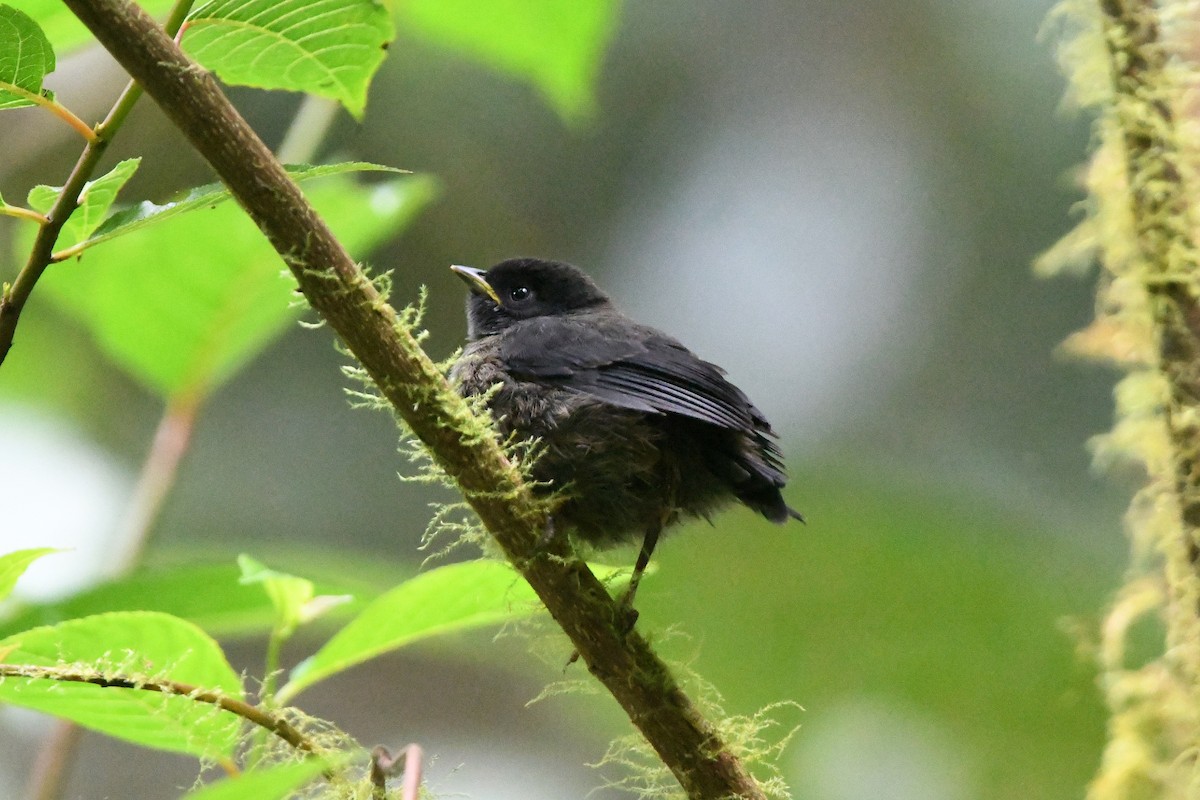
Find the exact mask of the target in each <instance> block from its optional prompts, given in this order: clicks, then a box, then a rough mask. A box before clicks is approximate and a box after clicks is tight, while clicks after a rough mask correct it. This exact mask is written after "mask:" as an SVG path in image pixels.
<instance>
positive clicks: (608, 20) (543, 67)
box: [396, 0, 620, 122]
mask: <svg viewBox="0 0 1200 800" xmlns="http://www.w3.org/2000/svg"><path fill="white" fill-rule="evenodd" d="M619 11H620V3H618V2H617V0H538V2H536V3H531V2H528V0H489V2H487V3H480V2H477V0H405V1H404V2H401V3H397V4H396V15H397V18H398V22H399V24H400V27H401V28H403V29H407V30H411V31H413V32H414V33H416V34H418V35H420V36H423V37H424V38H426V39H428V40H430V41H432V42H434V43H436V44H441V45H445V46H447V47H451V48H454V49H455V50H458V51H460V52H463V53H465V54H467V55H469V56H471V57H473V58H476V59H478V60H479V61H481V62H483V63H484V64H486V65H488V66H489V67H492V68H493V69H496V70H499V71H501V72H505V73H508V74H509V75H512V76H514V77H516V78H519V79H522V80H525V81H528V82H530V83H532V84H533V85H534V86H535V87H537V88H538V89H539V90H540V91H541V92H542V94H543V95H545V97H546V98H547V100H548V101H549V102H550V105H551V106H552V107H553V108H554V109H555V110H557V111H558V113H559V115H560V116H562V117H563V118H564V119H566V120H568V121H572V122H574V121H578V120H580V119H582V118H584V117H586V116H587V115H588V114H590V113H591V112H592V111H593V109H594V107H595V104H596V101H595V92H594V88H593V87H594V85H595V82H596V76H597V75H598V74H599V72H600V65H601V59H602V58H603V55H604V49H605V47H606V46H607V45H608V41H609V40H610V39H611V38H612V35H613V33H614V32H615V30H616V23H617V16H618V13H619Z"/></svg>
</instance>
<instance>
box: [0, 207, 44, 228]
mask: <svg viewBox="0 0 1200 800" xmlns="http://www.w3.org/2000/svg"><path fill="white" fill-rule="evenodd" d="M0 214H3V215H4V216H6V217H16V218H17V219H27V220H31V221H33V222H36V223H37V224H39V225H45V224H46V223H48V222H49V221H50V218H49V217H47V216H46V215H45V214H43V213H41V212H39V211H34V210H33V209H32V208H24V207H22V206H10V205H9V204H8V203H3V204H0Z"/></svg>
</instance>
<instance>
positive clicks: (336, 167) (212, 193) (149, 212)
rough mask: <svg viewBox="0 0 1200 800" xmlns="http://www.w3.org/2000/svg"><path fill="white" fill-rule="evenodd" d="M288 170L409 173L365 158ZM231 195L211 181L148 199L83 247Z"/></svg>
mask: <svg viewBox="0 0 1200 800" xmlns="http://www.w3.org/2000/svg"><path fill="white" fill-rule="evenodd" d="M284 169H286V170H287V171H288V174H289V175H291V176H292V178H294V179H295V180H297V181H306V180H311V179H312V178H322V177H324V176H326V175H340V174H343V173H347V172H394V173H404V172H406V170H402V169H396V168H395V167H385V166H382V165H380V164H369V163H367V162H365V161H344V162H342V163H340V164H318V165H316V166H312V165H309V164H291V165H287V166H285V167H284ZM231 196H232V195H231V194H230V193H229V189H228V188H227V187H226V186H225V184H223V183H209V184H205V185H204V186H197V187H196V188H194V189H190V190H188V191H187V192H186V193H184V195H183V196H182V197H181V198H180V199H178V200H174V201H171V202H169V203H164V204H163V205H161V206H160V205H157V204H155V203H151V202H150V201H148V200H144V201H142V202H141V203H138V204H137V205H136V206H130V207H129V208H125V209H122V210H120V211H118V212H116V213H115V214H113V215H112V216H111V217H109V218H108V219H106V220H104V222H103V223H102V224H101V225H100V226H99V227H97V228H94V229H93V231H91V232H89V235H88V238H87V241H85V242H83V243H82V245H81V246H80V249H84V248H88V247H92V246H94V245H97V244H100V243H101V242H106V241H108V240H109V239H115V238H116V237H118V236H123V235H125V234H127V233H133V232H134V231H137V230H140V229H141V228H144V227H146V226H148V225H153V224H154V223H156V222H162V221H164V220H168V219H170V218H171V217H173V216H175V215H177V214H183V213H184V212H187V211H196V210H198V209H201V208H204V207H206V206H214V205H216V204H217V203H223V202H225V201H226V200H228V199H229V198H230V197H231Z"/></svg>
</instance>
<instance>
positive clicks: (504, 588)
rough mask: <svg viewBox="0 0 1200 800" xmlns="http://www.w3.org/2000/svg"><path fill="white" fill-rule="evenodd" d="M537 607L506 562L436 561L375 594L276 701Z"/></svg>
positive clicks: (603, 572) (611, 572)
mask: <svg viewBox="0 0 1200 800" xmlns="http://www.w3.org/2000/svg"><path fill="white" fill-rule="evenodd" d="M593 570H594V571H595V572H596V575H597V577H599V578H600V579H601V580H605V579H610V578H613V577H614V576H616V575H617V574H618V573H619V572H621V570H617V569H614V568H611V567H597V566H594V567H593ZM541 610H542V605H541V603H540V602H539V601H538V598H537V595H536V594H535V593H534V591H533V589H531V588H530V586H529V584H528V583H526V582H525V581H524V579H522V578H521V577H520V576H519V575H518V574H517V573H516V572H515V571H514V570H513V569H512V567H510V566H508V565H507V564H504V563H501V562H499V561H490V560H479V561H468V562H466V563H463V564H452V565H450V566H447V567H438V568H437V569H434V570H431V571H430V572H426V573H424V574H421V575H418V576H416V577H415V578H413V579H411V580H408V581H405V582H404V583H402V584H400V585H399V586H397V587H396V588H394V589H392V590H391V591H389V592H385V593H384V594H383V595H381V596H379V597H378V598H376V600H375V601H374V602H373V603H371V604H370V605H369V606H367V607H366V608H365V609H363V611H362V613H360V614H359V615H358V616H357V617H355V618H354V619H353V620H351V621H350V622H349V623H347V625H346V627H344V628H342V629H341V630H340V631H338V632H337V633H336V634H334V636H333V638H331V639H330V640H329V641H328V642H326V643H325V646H324V647H322V648H321V649H320V650H318V651H317V652H316V653H314V654H313V655H312V656H310V657H308V658H306V659H305V660H304V661H302V662H300V663H299V664H297V665H296V667H295V668H294V669H293V670H292V674H291V679H290V680H289V681H288V682H287V684H285V685H284V686H283V688H282V689H280V690H279V695H278V698H279V702H281V703H285V702H287V701H288V700H289V699H290V698H293V697H295V696H296V695H298V694H299V693H300V692H302V691H304V690H305V689H307V688H308V687H310V686H312V685H313V684H315V683H317V682H319V681H322V680H324V679H326V678H328V677H330V676H331V675H336V674H337V673H339V672H342V671H343V670H345V669H348V668H349V667H352V666H354V665H355V664H360V663H362V662H363V661H366V660H368V659H370V658H374V657H375V656H378V655H380V654H382V653H386V652H389V651H391V650H397V649H399V648H401V647H403V646H405V645H407V644H411V643H413V642H415V641H419V640H421V639H427V638H429V637H432V636H440V635H443V634H447V633H454V632H457V631H463V630H469V629H471V628H478V627H482V626H484V625H496V624H498V623H501V622H509V621H512V620H517V619H522V618H525V617H529V616H532V615H533V614H536V613H538V612H540V611H541Z"/></svg>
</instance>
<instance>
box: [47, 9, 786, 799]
mask: <svg viewBox="0 0 1200 800" xmlns="http://www.w3.org/2000/svg"><path fill="white" fill-rule="evenodd" d="M65 2H66V4H67V6H69V7H70V9H71V10H72V11H73V12H74V13H75V14H76V15H77V16H78V17H79V18H80V20H82V21H83V23H84V24H85V25H87V27H88V28H90V29H91V30H92V32H93V33H94V34H95V35H96V37H97V38H98V39H99V40H100V42H101V43H102V44H103V45H104V46H105V48H107V49H108V50H109V52H110V53H112V54H113V56H114V57H116V59H117V60H118V61H119V62H120V63H121V64H122V66H123V67H124V68H125V69H126V70H127V71H128V72H129V74H130V75H131V76H132V77H133V78H134V79H135V80H136V81H137V82H138V83H139V84H141V85H142V86H143V87H144V88H145V90H146V93H147V94H149V95H150V96H151V97H152V98H153V99H154V101H155V102H156V103H157V104H158V105H159V106H160V107H161V108H162V110H163V111H164V113H166V115H167V116H168V117H169V118H170V119H171V120H172V121H173V122H174V123H175V125H176V126H178V127H179V128H180V130H182V131H183V133H184V134H185V135H186V136H187V137H188V139H189V140H190V141H191V143H192V145H193V146H194V147H195V148H196V150H197V151H198V152H200V154H201V155H203V156H204V158H205V159H207V160H208V162H209V163H210V164H211V165H212V166H213V168H214V169H215V170H216V171H217V173H218V174H219V175H220V177H221V179H222V180H223V181H224V182H225V183H226V185H227V186H228V187H229V188H230V190H231V191H232V193H233V195H234V197H236V198H237V200H238V202H239V203H240V204H241V205H242V207H243V208H245V209H246V211H247V213H248V214H249V215H250V217H251V218H252V219H253V220H254V221H255V223H256V224H257V225H258V227H259V228H260V230H262V232H263V233H264V235H266V237H267V238H268V239H269V240H270V242H271V244H272V246H273V247H274V248H275V250H276V251H278V252H279V254H280V255H281V256H282V257H283V260H284V262H285V263H286V264H287V265H288V267H289V268H290V269H291V271H292V273H293V274H294V275H295V277H296V281H297V282H298V284H299V286H300V290H301V291H302V292H303V293H304V295H305V297H306V298H307V299H308V301H309V303H310V304H311V305H312V307H313V308H314V309H316V310H317V311H318V312H319V313H320V314H321V316H322V317H323V318H324V319H325V320H326V321H327V322H328V323H329V325H330V327H331V328H333V330H334V331H335V332H336V333H337V334H338V335H339V336H340V337H341V338H342V341H343V342H344V343H345V344H346V346H347V347H348V348H349V349H350V351H351V352H352V353H353V354H354V355H355V357H356V358H358V360H359V362H360V363H361V364H362V366H363V367H364V369H365V370H366V371H367V373H368V374H369V375H370V376H371V378H372V380H374V381H375V383H376V385H377V386H378V387H379V390H380V391H381V393H382V394H383V396H384V397H386V398H387V399H388V401H389V402H390V403H391V404H392V405H393V406H394V408H395V410H396V412H397V413H398V414H399V415H400V416H401V417H402V418H403V420H404V421H405V422H406V423H407V424H408V425H409V427H410V428H411V429H412V431H413V432H414V434H415V435H416V436H417V437H418V438H420V439H421V441H422V442H423V443H424V444H425V445H426V447H428V448H429V450H430V452H431V453H432V454H433V457H434V458H435V459H436V460H437V462H438V463H439V464H440V465H441V466H442V467H443V468H444V469H445V470H446V472H447V473H448V474H449V475H451V476H452V477H453V478H454V479H455V481H457V482H458V484H459V486H460V487H461V489H462V491H463V494H464V496H465V497H466V499H467V501H468V502H469V503H470V504H471V506H472V508H474V510H475V512H476V513H477V514H478V515H479V517H480V519H481V520H482V521H483V523H484V525H486V527H487V528H488V530H489V531H490V532H491V533H492V535H493V536H494V537H495V539H496V541H497V542H498V543H499V544H500V546H501V547H502V548H503V550H504V552H505V554H506V555H507V557H508V559H509V560H510V561H511V562H512V563H513V565H514V566H515V567H516V568H517V569H518V570H520V572H521V573H522V575H524V577H525V579H526V580H527V581H528V582H529V584H530V585H531V586H532V587H533V589H534V590H535V591H536V592H537V593H538V595H539V597H541V599H542V602H543V603H544V604H545V605H546V608H547V609H548V610H549V612H550V614H551V615H552V616H553V617H554V619H555V620H556V621H557V622H558V624H559V625H560V626H561V627H562V629H563V630H564V631H565V632H566V634H567V636H568V637H569V638H570V639H571V641H572V643H573V644H574V645H575V647H576V649H577V650H578V652H579V654H580V656H581V657H582V659H583V660H584V662H585V663H586V664H587V666H588V669H589V670H590V671H591V672H592V674H593V675H595V676H596V678H597V679H598V680H600V681H601V682H602V683H603V684H604V686H605V687H606V688H607V689H608V690H609V691H610V692H611V693H612V695H613V697H614V698H616V700H617V702H618V703H620V705H621V706H622V708H624V710H625V712H626V713H627V714H628V715H629V718H630V720H631V721H632V722H633V724H634V725H636V726H637V727H638V729H639V730H640V731H641V732H642V734H643V735H644V736H645V737H646V739H647V740H648V741H649V742H650V744H651V746H652V747H653V748H654V749H655V750H656V751H657V753H658V754H659V756H660V758H661V759H662V760H663V762H664V763H665V764H666V765H667V766H668V767H669V768H670V769H671V771H672V773H674V775H675V777H676V778H677V779H678V780H679V782H680V784H681V785H682V786H683V788H684V789H685V791H686V792H687V794H688V796H689V797H692V798H712V799H713V800H715V799H716V798H728V797H740V798H763V797H764V795H763V792H762V790H761V788H760V787H759V786H758V784H757V783H756V782H755V780H754V779H753V777H751V776H750V774H749V773H748V772H747V771H746V769H745V768H744V766H743V765H742V763H741V761H740V760H739V759H738V757H737V756H736V755H735V754H734V753H733V752H731V751H730V750H729V748H728V747H727V746H726V744H725V743H724V741H723V740H722V738H721V736H720V735H719V733H718V732H717V730H716V729H715V727H714V726H713V725H712V723H711V722H709V721H708V720H707V719H705V718H704V716H703V715H702V714H701V713H700V711H699V710H698V709H697V708H696V707H695V705H694V704H693V703H692V702H691V700H690V699H689V698H688V697H687V695H686V694H685V693H684V692H683V691H682V689H681V688H680V686H679V685H678V683H677V681H676V680H675V678H674V676H673V675H672V674H671V673H670V671H669V670H668V669H667V667H666V665H665V664H663V663H662V661H661V660H660V659H659V658H658V657H657V656H656V655H655V653H654V652H653V651H652V650H651V649H650V647H649V645H648V644H647V643H646V641H645V640H644V639H643V638H642V637H641V636H640V635H639V634H638V633H637V632H636V631H635V632H632V633H629V634H623V633H622V630H621V624H620V620H621V615H620V614H619V613H618V610H617V607H616V604H615V603H614V601H613V600H612V598H611V597H610V596H609V594H608V592H607V590H606V589H605V588H604V586H603V585H602V584H601V583H600V582H599V581H598V580H597V579H596V577H595V576H594V575H592V573H591V572H590V571H589V570H588V569H587V566H586V564H584V563H583V562H582V561H581V560H580V559H578V558H577V557H576V556H575V555H574V554H573V553H572V552H570V550H569V548H568V546H567V545H565V544H564V543H562V542H557V543H554V544H551V545H549V546H542V545H540V544H539V541H538V540H539V538H540V532H541V531H542V530H543V529H544V528H545V525H546V518H545V513H544V510H543V508H542V506H541V504H539V503H538V502H537V501H536V499H535V498H534V497H533V495H532V494H531V493H530V491H529V489H528V488H527V487H526V486H525V485H524V484H523V483H522V481H521V477H520V474H519V472H518V470H517V469H516V468H515V467H514V466H513V465H512V464H511V463H510V462H509V461H508V460H507V459H506V458H505V456H504V453H503V452H502V450H501V448H500V447H499V446H498V445H497V443H496V442H495V440H494V438H493V437H482V438H481V437H477V436H476V437H472V436H469V435H465V434H464V431H470V430H471V429H472V428H477V426H476V425H474V424H473V423H474V420H473V419H472V418H471V412H470V410H469V408H468V407H467V405H466V403H465V402H464V401H463V400H462V399H461V398H459V397H458V395H457V394H456V393H455V392H454V391H453V389H452V388H451V387H450V386H449V385H448V384H447V382H446V380H445V377H444V376H443V375H442V374H441V373H440V372H439V371H438V369H437V368H436V366H435V365H434V364H433V362H432V361H431V360H430V359H429V358H428V356H426V354H425V353H424V352H423V351H422V350H421V348H420V346H419V345H418V344H417V342H416V341H415V339H414V338H413V337H412V335H411V334H410V333H409V331H408V330H407V329H405V328H404V326H402V325H400V324H398V322H397V318H396V314H395V312H394V311H393V309H392V308H391V307H390V306H389V305H388V304H387V302H386V301H385V299H384V298H383V297H381V296H380V294H379V293H378V292H377V291H376V289H375V287H374V285H373V284H372V283H371V281H370V280H369V278H368V277H367V276H366V275H365V274H364V273H363V272H362V270H360V269H359V268H358V266H357V265H356V264H355V263H354V262H353V261H352V260H351V259H350V257H349V255H348V254H347V253H346V252H345V250H344V249H343V248H342V247H341V245H340V244H339V243H338V241H337V239H336V238H335V237H334V236H333V234H332V233H331V232H330V231H329V229H328V228H327V227H326V225H325V223H324V221H323V220H322V219H321V218H320V217H319V216H318V215H317V213H316V212H315V211H314V210H313V208H312V207H311V206H310V205H309V204H308V202H307V201H306V200H305V198H304V196H303V195H302V194H301V193H300V190H299V189H298V188H297V187H296V185H295V184H294V183H293V182H292V180H291V179H290V178H289V177H288V176H287V174H286V173H285V172H284V171H283V169H282V167H281V166H280V164H279V163H278V161H276V159H275V158H274V157H273V156H272V154H271V152H270V150H269V149H268V148H267V147H266V146H265V145H264V144H263V143H262V141H261V140H260V139H259V138H258V137H257V136H256V135H255V133H254V132H253V131H252V130H251V129H250V127H249V126H248V125H247V124H246V122H245V121H244V120H243V119H242V118H241V117H240V116H239V115H238V113H237V111H236V110H235V109H234V108H233V107H232V105H230V103H229V101H228V100H227V99H226V98H225V96H224V95H223V94H222V92H221V90H220V89H219V87H218V86H217V83H216V81H215V80H214V79H213V78H212V76H210V75H209V74H208V73H207V72H205V71H204V70H203V69H202V68H200V67H199V66H197V65H196V64H194V63H192V62H191V61H190V60H189V59H188V58H187V57H186V56H185V55H184V54H183V52H182V51H181V50H180V49H179V48H178V47H176V45H175V44H174V42H173V41H172V40H171V39H170V38H169V37H168V36H167V35H166V34H165V33H163V31H162V30H161V29H160V28H159V27H158V26H157V25H156V24H155V23H154V21H153V20H152V19H150V18H149V17H148V16H146V15H145V13H144V12H143V11H142V10H141V9H140V8H139V7H138V6H137V5H136V4H135V3H133V2H129V1H128V0H65Z"/></svg>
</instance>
